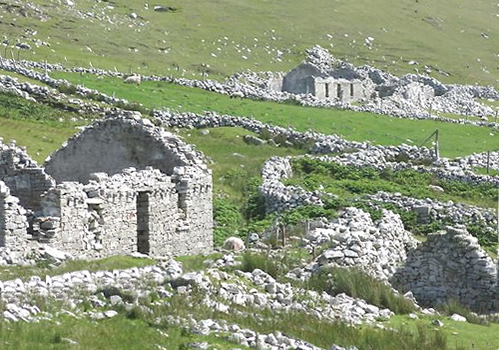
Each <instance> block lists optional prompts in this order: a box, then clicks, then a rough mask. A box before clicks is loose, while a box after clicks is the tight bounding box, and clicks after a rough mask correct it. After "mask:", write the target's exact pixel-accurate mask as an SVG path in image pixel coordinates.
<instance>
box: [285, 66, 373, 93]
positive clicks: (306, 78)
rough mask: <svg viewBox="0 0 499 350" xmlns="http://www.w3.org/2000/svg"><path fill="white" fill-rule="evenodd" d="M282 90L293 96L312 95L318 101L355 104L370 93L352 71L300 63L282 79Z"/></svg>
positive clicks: (360, 78)
mask: <svg viewBox="0 0 499 350" xmlns="http://www.w3.org/2000/svg"><path fill="white" fill-rule="evenodd" d="M282 90H283V91H287V92H291V93H294V94H312V95H314V96H315V97H317V98H319V99H336V100H338V101H341V102H355V101H358V100H360V99H364V98H368V97H369V96H370V94H371V93H372V91H371V89H368V88H367V87H366V86H365V84H363V83H362V77H360V76H359V75H358V74H357V73H356V72H355V71H354V70H352V69H348V68H336V69H331V70H327V69H321V68H319V67H317V66H315V65H314V64H311V63H302V64H300V65H299V66H298V67H296V68H295V69H293V70H291V71H290V72H289V73H288V74H286V76H284V78H283V82H282Z"/></svg>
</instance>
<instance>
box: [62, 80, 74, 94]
mask: <svg viewBox="0 0 499 350" xmlns="http://www.w3.org/2000/svg"><path fill="white" fill-rule="evenodd" d="M57 90H59V92H60V93H62V94H66V95H75V94H76V86H75V85H73V84H70V83H62V84H59V86H58V87H57Z"/></svg>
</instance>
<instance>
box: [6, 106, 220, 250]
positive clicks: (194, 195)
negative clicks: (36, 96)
mask: <svg viewBox="0 0 499 350" xmlns="http://www.w3.org/2000/svg"><path fill="white" fill-rule="evenodd" d="M212 226H213V219H212V178H211V171H210V170H209V169H207V167H206V165H205V164H204V163H203V159H202V156H201V154H200V153H199V152H197V151H195V150H193V149H192V148H191V146H190V145H187V144H185V143H184V142H183V141H182V140H180V139H179V138H178V137H177V136H175V135H173V134H171V133H168V132H166V131H164V130H163V129H162V128H159V127H156V126H154V125H153V124H152V123H151V122H150V121H149V120H145V119H144V120H143V119H141V118H140V117H136V116H134V115H127V116H118V115H113V116H108V117H106V118H104V119H102V120H100V121H97V122H95V123H94V124H93V125H91V126H89V127H87V128H85V129H84V130H83V131H82V132H80V133H78V134H76V135H75V136H73V137H72V138H71V139H69V140H68V142H67V143H66V144H65V145H63V147H62V148H61V149H59V150H58V151H56V152H55V153H53V154H52V155H51V157H49V159H47V161H46V163H45V165H44V167H39V166H38V165H37V164H36V162H34V161H32V160H31V158H30V157H29V156H28V155H27V154H26V152H25V151H24V150H22V149H20V148H19V147H16V146H15V144H12V143H11V144H3V143H2V142H0V247H6V248H8V249H10V250H11V251H13V252H16V253H18V254H19V255H23V254H27V253H28V252H29V251H30V250H32V249H33V247H34V246H37V245H39V244H47V245H49V246H51V247H53V248H57V249H60V250H63V251H65V252H68V253H70V254H72V255H74V256H79V257H89V258H93V257H102V256H109V255H114V254H129V253H133V252H140V253H144V254H149V255H152V256H163V255H166V254H175V255H184V254H196V253H205V252H209V251H211V249H212V247H213V243H212V242H213V237H212Z"/></svg>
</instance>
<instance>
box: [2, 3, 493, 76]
mask: <svg viewBox="0 0 499 350" xmlns="http://www.w3.org/2000/svg"><path fill="white" fill-rule="evenodd" d="M31 3H33V4H35V5H37V6H38V7H39V8H40V10H41V12H40V13H37V12H35V11H33V10H30V11H28V13H27V15H26V16H21V15H20V11H21V9H20V8H15V7H14V8H13V9H10V11H6V10H5V9H4V10H3V11H2V12H3V13H2V15H3V19H2V22H1V23H0V31H1V32H2V33H4V36H5V37H6V38H7V39H9V40H10V43H11V46H12V45H13V44H14V43H15V42H16V41H17V40H20V41H24V42H28V43H29V44H30V45H31V47H32V48H31V50H21V51H20V50H18V49H16V48H14V49H12V53H11V49H10V48H5V49H4V48H2V49H0V53H1V54H2V55H5V54H7V55H8V56H9V57H10V56H11V55H14V57H15V58H17V57H18V56H20V57H21V58H27V59H33V60H37V61H43V60H48V61H49V62H63V63H65V64H67V65H69V66H85V67H89V66H90V64H91V63H92V64H93V66H96V67H102V68H106V69H114V67H115V66H116V67H117V68H118V70H120V71H140V72H146V73H156V74H162V75H168V74H174V75H180V74H184V75H185V76H198V77H199V76H200V75H201V73H202V72H203V71H208V73H209V74H210V75H212V76H217V77H224V76H227V75H230V74H233V73H234V72H237V71H241V70H244V69H252V70H273V71H279V70H284V71H286V70H289V69H291V68H292V67H294V66H295V65H296V64H297V63H298V62H299V61H301V60H302V59H303V57H304V56H303V52H304V50H305V49H307V48H309V47H311V46H313V45H315V44H320V45H322V46H324V47H326V48H328V49H331V51H332V52H333V54H335V55H336V56H337V57H339V58H343V59H347V60H349V61H351V62H353V63H356V64H370V65H374V66H376V67H378V68H382V69H386V70H388V71H390V72H392V73H395V74H397V75H400V74H402V73H407V72H415V69H418V71H420V72H423V71H424V70H425V66H427V67H428V68H429V69H430V70H431V73H430V74H431V75H432V76H435V77H437V78H439V79H442V80H444V81H446V82H461V83H469V84H471V83H475V82H477V83H479V84H496V83H497V80H496V74H495V73H496V71H497V68H498V66H499V62H498V58H497V56H496V54H497V44H498V40H499V39H498V37H497V35H496V33H497V31H498V29H499V19H498V18H497V16H496V14H497V13H498V12H499V8H498V7H497V4H496V2H494V1H491V0H482V1H479V2H477V1H473V0H449V1H446V2H436V1H417V0H402V1H397V0H382V1H377V2H376V3H373V2H372V1H368V0H352V1H342V0H336V1H328V0H310V1H307V2H303V1H297V0H291V1H283V0H270V1H252V2H248V1H244V0H217V1H211V2H209V3H208V4H207V3H204V2H199V1H195V0H171V1H169V2H168V6H171V7H172V8H174V9H176V11H175V12H168V13H164V12H155V11H153V9H152V7H153V5H152V4H151V5H150V6H149V7H145V6H144V3H143V2H141V1H137V0H124V1H120V2H99V3H95V2H93V1H90V0H82V1H78V2H77V3H76V5H74V6H67V5H66V4H65V3H64V4H61V5H58V6H54V5H53V4H51V3H47V2H43V1H40V0H36V1H33V2H31ZM132 14H134V15H132ZM132 17H136V18H135V19H133V18H132ZM33 31H36V35H33ZM366 38H373V40H371V44H370V45H369V46H367V45H366V44H365V43H366ZM33 39H35V40H40V41H42V42H47V43H48V44H50V46H46V45H44V44H42V43H40V42H39V43H38V44H39V45H38V47H37V46H36V45H35V43H33V41H32V40H33ZM409 61H416V62H418V63H419V64H417V65H409V64H408V62H409ZM90 62H91V63H90ZM177 69H178V70H177ZM184 70H185V71H184ZM439 72H440V73H439ZM442 72H444V73H442Z"/></svg>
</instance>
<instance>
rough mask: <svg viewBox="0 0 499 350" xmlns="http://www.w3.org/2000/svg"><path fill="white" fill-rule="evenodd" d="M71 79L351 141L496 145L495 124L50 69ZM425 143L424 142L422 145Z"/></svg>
mask: <svg viewBox="0 0 499 350" xmlns="http://www.w3.org/2000/svg"><path fill="white" fill-rule="evenodd" d="M52 75H53V76H54V77H57V78H67V79H68V80H69V81H71V82H72V83H74V84H83V85H85V86H87V87H89V88H92V89H97V90H99V91H102V92H104V93H106V94H108V95H112V94H113V93H114V94H115V96H116V97H119V98H125V99H127V100H128V101H129V102H135V103H142V104H143V105H144V106H145V107H148V108H161V107H169V108H173V109H177V110H180V111H190V112H196V113H203V111H216V112H218V113H223V114H229V115H238V116H245V117H252V118H255V119H257V120H260V121H262V122H264V123H269V124H272V125H278V126H282V127H293V128H295V129H296V130H298V131H306V130H315V131H318V132H321V133H324V134H337V135H340V136H342V137H344V138H345V139H347V140H351V141H366V140H368V141H370V142H372V143H373V144H379V145H399V144H401V143H407V144H413V145H416V146H419V145H420V144H421V143H422V142H423V141H424V140H425V139H426V138H427V137H428V136H430V135H431V134H432V133H433V132H434V131H435V130H436V129H439V144H440V154H441V155H442V156H444V157H448V158H454V157H459V156H465V155H468V154H472V153H475V152H484V151H492V150H498V149H499V138H498V137H497V130H494V129H490V128H486V127H477V126H473V125H459V124H453V123H444V122H438V121H434V120H409V119H399V118H392V117H389V116H384V115H375V114H371V113H360V112H353V111H347V110H338V109H332V108H310V107H302V106H296V105H292V104H279V103H275V102H265V101H253V100H249V99H231V98H230V97H229V96H225V95H221V94H217V93H214V92H209V91H204V90H201V89H196V88H188V87H183V86H178V85H175V84H170V83H165V82H144V83H143V84H141V85H140V86H132V87H131V86H130V85H126V84H123V82H122V81H121V80H119V79H115V78H99V77H96V76H93V75H79V74H71V73H60V72H57V73H55V72H54V73H53V74H52ZM427 146H428V145H427Z"/></svg>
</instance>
